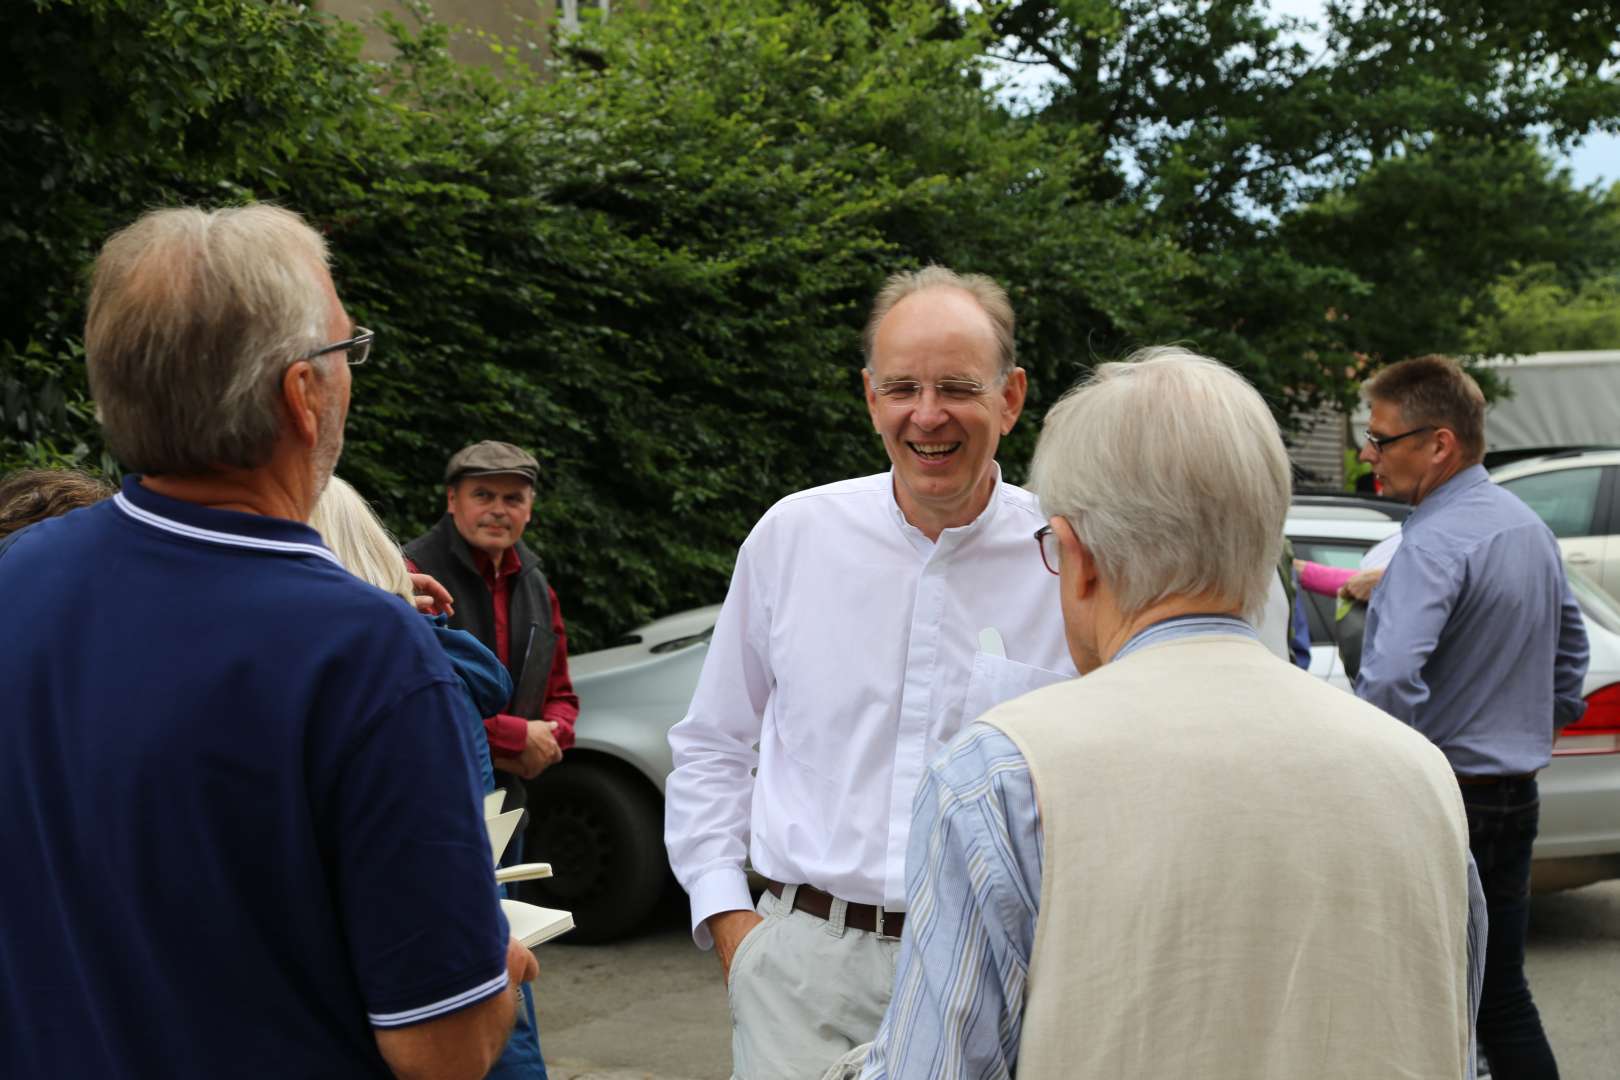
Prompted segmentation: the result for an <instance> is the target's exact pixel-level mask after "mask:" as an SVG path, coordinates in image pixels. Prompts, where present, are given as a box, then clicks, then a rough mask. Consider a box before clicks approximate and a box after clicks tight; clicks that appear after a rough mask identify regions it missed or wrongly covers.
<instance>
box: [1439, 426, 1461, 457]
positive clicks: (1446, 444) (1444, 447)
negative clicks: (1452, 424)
mask: <svg viewBox="0 0 1620 1080" xmlns="http://www.w3.org/2000/svg"><path fill="white" fill-rule="evenodd" d="M1434 443H1435V447H1434V456H1435V458H1436V459H1438V460H1442V461H1453V460H1455V459H1456V458H1457V456H1458V455H1459V454H1461V453H1462V445H1461V444H1460V443H1458V442H1457V433H1456V432H1455V431H1452V430H1451V429H1450V428H1448V427H1437V428H1435V429H1434Z"/></svg>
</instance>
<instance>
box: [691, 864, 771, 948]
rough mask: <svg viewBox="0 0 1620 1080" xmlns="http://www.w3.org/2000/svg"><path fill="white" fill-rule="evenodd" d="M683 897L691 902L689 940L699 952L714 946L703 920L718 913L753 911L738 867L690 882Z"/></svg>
mask: <svg viewBox="0 0 1620 1080" xmlns="http://www.w3.org/2000/svg"><path fill="white" fill-rule="evenodd" d="M687 895H688V896H689V897H690V898H691V900H692V941H693V942H695V943H696V944H697V947H698V948H700V949H712V948H713V947H714V938H713V937H712V936H711V935H710V934H709V928H708V927H707V926H705V925H703V920H704V919H707V918H708V917H709V916H710V915H718V914H719V913H720V912H722V911H753V910H754V898H753V897H752V896H750V895H749V894H748V875H747V874H745V873H743V872H742V870H741V869H740V868H738V869H734V868H724V869H720V870H711V871H709V872H708V873H707V874H704V875H703V876H702V877H700V878H698V879H697V880H696V881H694V882H692V887H691V888H690V889H688V890H687Z"/></svg>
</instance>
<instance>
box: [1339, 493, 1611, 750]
mask: <svg viewBox="0 0 1620 1080" xmlns="http://www.w3.org/2000/svg"><path fill="white" fill-rule="evenodd" d="M1587 661H1588V651H1587V642H1586V624H1585V621H1584V620H1583V619H1582V618H1581V609H1580V606H1579V605H1577V604H1576V602H1575V598H1574V596H1573V595H1572V594H1571V592H1570V588H1569V579H1568V577H1567V576H1566V575H1565V573H1564V568H1563V564H1562V562H1561V561H1560V556H1559V553H1558V541H1557V539H1556V538H1554V536H1553V533H1552V530H1551V529H1549V528H1547V526H1546V524H1545V523H1544V522H1543V521H1542V520H1541V519H1540V518H1539V517H1537V516H1536V515H1535V513H1534V511H1532V510H1531V509H1530V508H1529V507H1528V506H1526V505H1525V504H1524V503H1523V501H1521V500H1520V499H1519V497H1518V496H1516V495H1514V494H1513V493H1512V492H1510V491H1507V490H1504V489H1503V488H1500V487H1498V486H1497V485H1495V484H1493V483H1492V482H1491V479H1490V477H1489V476H1488V475H1487V474H1486V472H1485V470H1484V469H1483V468H1482V467H1480V466H1478V465H1471V466H1469V467H1468V468H1466V469H1464V470H1462V471H1461V472H1459V473H1458V474H1457V475H1456V476H1453V477H1452V478H1451V479H1450V480H1447V481H1446V482H1445V483H1444V484H1441V485H1440V486H1439V487H1438V488H1436V489H1435V490H1434V491H1432V492H1430V493H1429V495H1428V497H1427V498H1425V499H1424V500H1423V502H1422V503H1420V504H1419V505H1418V507H1417V508H1416V509H1415V510H1413V511H1412V516H1411V517H1409V518H1407V519H1406V522H1405V524H1403V525H1402V526H1401V547H1400V550H1399V551H1397V552H1396V553H1395V557H1394V558H1393V559H1391V560H1390V561H1389V569H1388V570H1387V571H1386V572H1385V574H1384V580H1383V581H1382V582H1381V583H1380V584H1379V586H1378V588H1376V589H1374V590H1373V594H1372V602H1371V604H1370V605H1369V606H1368V609H1367V632H1366V635H1365V642H1364V644H1363V645H1362V653H1361V674H1360V677H1359V678H1358V679H1357V681H1356V693H1357V694H1359V695H1360V696H1361V697H1362V698H1363V699H1364V700H1366V701H1369V702H1371V703H1372V704H1374V705H1376V706H1378V707H1379V708H1380V709H1383V710H1384V711H1385V712H1387V713H1389V714H1390V715H1391V716H1393V717H1395V718H1396V719H1398V720H1404V721H1405V722H1406V723H1408V724H1411V725H1412V726H1413V727H1414V728H1416V729H1417V730H1419V731H1421V732H1422V733H1423V734H1425V735H1427V736H1428V737H1429V740H1430V741H1431V742H1433V743H1434V744H1435V745H1436V746H1438V747H1439V748H1440V750H1441V752H1442V753H1444V754H1445V755H1446V758H1447V759H1448V760H1450V762H1451V767H1452V768H1453V769H1454V770H1456V771H1457V772H1458V773H1460V774H1462V775H1464V776H1516V775H1519V774H1521V773H1532V772H1535V771H1536V770H1537V769H1544V768H1546V767H1547V763H1548V761H1550V760H1551V757H1552V744H1553V737H1554V735H1555V733H1556V730H1557V729H1558V728H1561V727H1563V726H1564V725H1566V724H1569V723H1573V722H1574V721H1576V720H1578V719H1580V716H1581V713H1582V712H1583V711H1585V709H1586V702H1585V701H1584V700H1583V699H1582V698H1581V686H1582V683H1583V681H1584V680H1585V678H1586V668H1587Z"/></svg>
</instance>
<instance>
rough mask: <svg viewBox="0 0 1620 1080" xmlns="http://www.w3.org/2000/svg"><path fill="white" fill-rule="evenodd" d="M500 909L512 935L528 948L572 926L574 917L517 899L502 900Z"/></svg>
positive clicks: (564, 931)
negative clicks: (504, 914) (504, 915)
mask: <svg viewBox="0 0 1620 1080" xmlns="http://www.w3.org/2000/svg"><path fill="white" fill-rule="evenodd" d="M501 910H502V911H503V912H505V913H506V921H507V923H508V924H509V925H510V926H511V928H512V936H513V937H515V938H517V939H518V940H519V941H521V942H523V944H524V945H525V946H526V947H527V948H530V949H532V948H534V947H535V946H536V945H539V944H540V943H541V942H544V941H550V940H551V939H552V938H554V937H556V936H557V935H558V934H562V933H566V932H567V931H569V930H572V929H573V928H574V917H573V916H572V915H570V914H569V913H568V912H566V911H559V910H557V909H556V908H548V907H540V906H539V905H537V904H525V903H523V902H522V901H519V900H502V901H501Z"/></svg>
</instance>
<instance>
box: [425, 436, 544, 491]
mask: <svg viewBox="0 0 1620 1080" xmlns="http://www.w3.org/2000/svg"><path fill="white" fill-rule="evenodd" d="M494 473H512V474H514V475H517V476H521V477H523V478H525V479H526V480H528V481H529V483H531V484H535V483H539V481H540V463H539V462H538V461H536V460H534V457H533V455H531V454H530V453H529V452H528V451H527V450H522V449H520V448H518V447H516V446H513V445H512V444H511V443H505V442H496V441H494V440H493V439H485V440H484V441H483V442H475V443H473V444H472V445H471V446H464V447H462V448H461V449H460V450H457V451H456V452H455V453H454V454H452V455H451V457H450V464H448V465H446V466H445V467H444V482H445V483H447V484H453V483H455V482H456V480H457V479H458V478H460V477H463V476H490V475H492V474H494Z"/></svg>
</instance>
